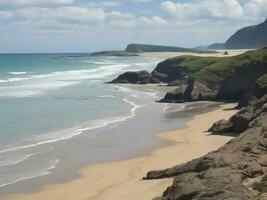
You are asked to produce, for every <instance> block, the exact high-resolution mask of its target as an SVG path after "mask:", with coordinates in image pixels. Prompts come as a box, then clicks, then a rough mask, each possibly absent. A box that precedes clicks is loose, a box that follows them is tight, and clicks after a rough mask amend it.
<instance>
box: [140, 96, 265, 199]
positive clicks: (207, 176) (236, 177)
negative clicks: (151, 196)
mask: <svg viewBox="0 0 267 200" xmlns="http://www.w3.org/2000/svg"><path fill="white" fill-rule="evenodd" d="M266 104H267V96H265V97H263V98H261V99H260V100H258V101H256V102H255V103H254V104H252V105H249V106H248V107H246V108H244V109H243V110H241V111H240V112H239V113H238V114H236V115H235V116H233V117H232V120H231V122H230V123H231V124H230V123H229V122H228V121H220V122H218V123H217V124H216V125H214V126H213V130H215V131H217V130H218V129H217V128H219V129H221V131H223V132H225V131H226V132H228V131H232V130H235V129H236V128H237V130H238V131H241V130H242V133H240V135H238V136H237V137H236V138H235V139H233V140H231V141H230V142H228V143H227V144H226V145H224V146H223V147H221V148H220V149H218V150H216V151H213V152H211V153H209V154H207V155H205V156H203V157H201V158H198V159H195V160H192V161H190V162H188V163H185V164H182V165H177V166H174V167H171V168H168V169H164V170H156V171H150V172H148V173H147V175H146V177H144V179H146V180H150V179H162V178H170V177H174V182H173V184H172V185H171V186H170V187H168V188H167V189H166V190H165V191H164V193H163V195H162V196H161V197H159V198H157V199H158V200H218V199H221V200H250V199H251V200H252V199H255V196H254V195H255V191H252V189H248V187H247V186H245V185H244V181H245V180H247V179H250V178H254V177H258V176H262V175H264V174H266V173H267V109H266ZM245 113H246V114H245ZM248 113H249V114H248ZM244 119H245V120H244ZM231 125H232V126H233V127H234V128H233V127H231ZM174 159H175V158H174ZM257 195H260V194H257ZM258 197H259V196H258ZM259 199H260V198H259Z"/></svg>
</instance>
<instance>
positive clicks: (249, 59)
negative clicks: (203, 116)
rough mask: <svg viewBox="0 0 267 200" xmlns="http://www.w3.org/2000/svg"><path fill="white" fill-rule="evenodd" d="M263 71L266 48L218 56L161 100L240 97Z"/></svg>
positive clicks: (266, 66)
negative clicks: (181, 89) (230, 55)
mask: <svg viewBox="0 0 267 200" xmlns="http://www.w3.org/2000/svg"><path fill="white" fill-rule="evenodd" d="M266 73H267V48H263V49H260V50H256V51H249V52H247V53H245V54H242V55H239V56H234V57H229V58H220V59H217V60H215V61H214V62H211V63H210V64H207V65H206V66H205V67H203V68H202V69H201V70H199V71H197V72H196V73H194V74H193V76H191V78H190V79H188V86H187V88H186V89H185V90H184V92H182V93H181V92H180V93H176V94H175V93H173V92H171V95H170V93H168V94H166V96H165V97H164V98H163V99H162V100H161V101H162V102H181V101H198V100H220V101H224V100H235V101H239V100H241V99H242V98H243V97H244V95H246V94H247V93H249V92H251V90H252V89H253V87H254V85H255V84H256V81H257V79H258V78H260V77H261V76H263V75H264V74H266Z"/></svg>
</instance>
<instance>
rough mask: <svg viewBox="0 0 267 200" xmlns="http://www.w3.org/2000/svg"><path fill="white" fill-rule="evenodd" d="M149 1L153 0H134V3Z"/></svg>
mask: <svg viewBox="0 0 267 200" xmlns="http://www.w3.org/2000/svg"><path fill="white" fill-rule="evenodd" d="M151 1H153V0H134V2H136V3H148V2H151Z"/></svg>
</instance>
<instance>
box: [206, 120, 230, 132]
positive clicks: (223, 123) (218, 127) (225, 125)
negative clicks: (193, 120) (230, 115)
mask: <svg viewBox="0 0 267 200" xmlns="http://www.w3.org/2000/svg"><path fill="white" fill-rule="evenodd" d="M208 132H212V133H229V132H234V126H233V124H232V122H230V121H229V120H225V119H222V120H219V121H218V122H215V123H214V124H213V125H212V127H211V128H209V130H208Z"/></svg>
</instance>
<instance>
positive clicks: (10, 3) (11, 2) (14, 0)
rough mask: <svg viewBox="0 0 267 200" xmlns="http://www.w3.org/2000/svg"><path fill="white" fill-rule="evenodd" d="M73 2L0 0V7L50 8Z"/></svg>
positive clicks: (63, 0) (66, 0) (60, 0)
mask: <svg viewBox="0 0 267 200" xmlns="http://www.w3.org/2000/svg"><path fill="white" fill-rule="evenodd" d="M73 3H74V2H73V0H0V7H2V8H10V7H25V6H36V7H43V6H45V7H50V6H51V7H52V6H62V5H71V4H73Z"/></svg>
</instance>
